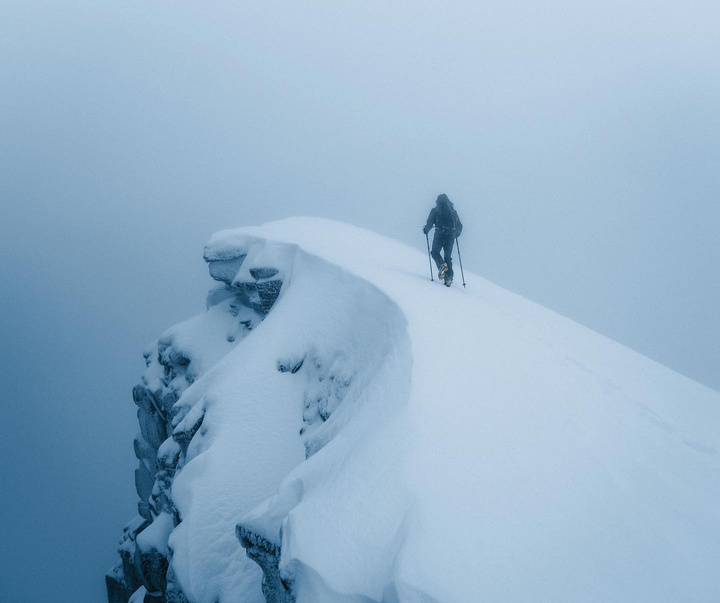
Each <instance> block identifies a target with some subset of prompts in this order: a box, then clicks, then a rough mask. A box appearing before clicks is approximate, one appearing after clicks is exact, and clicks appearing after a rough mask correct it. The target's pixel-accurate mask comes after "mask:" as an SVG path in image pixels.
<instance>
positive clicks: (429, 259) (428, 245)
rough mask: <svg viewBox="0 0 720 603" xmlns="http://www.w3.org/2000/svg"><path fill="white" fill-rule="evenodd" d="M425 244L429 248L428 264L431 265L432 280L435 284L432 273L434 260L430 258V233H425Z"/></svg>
mask: <svg viewBox="0 0 720 603" xmlns="http://www.w3.org/2000/svg"><path fill="white" fill-rule="evenodd" d="M425 242H426V243H427V247H428V263H429V264H430V280H431V281H433V282H435V279H434V278H433V273H432V259H431V258H430V238H429V237H428V233H425Z"/></svg>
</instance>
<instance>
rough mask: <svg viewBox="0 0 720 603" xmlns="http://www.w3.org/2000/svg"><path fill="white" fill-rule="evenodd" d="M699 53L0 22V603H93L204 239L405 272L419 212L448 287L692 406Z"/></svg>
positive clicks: (379, 24) (564, 13) (702, 269)
mask: <svg viewBox="0 0 720 603" xmlns="http://www.w3.org/2000/svg"><path fill="white" fill-rule="evenodd" d="M718 31H720V5H718V3H717V0H712V1H710V0H708V1H704V0H697V1H693V0H682V1H680V0H674V1H664V2H663V1H656V2H649V1H640V2H627V1H626V0H623V1H622V2H620V1H619V0H618V1H615V0H603V1H602V2H578V1H577V0H562V1H546V2H542V3H538V2H531V1H530V0H520V1H512V0H502V1H501V0H489V1H487V2H483V3H478V2H470V1H468V2H447V1H444V2H439V1H438V2H422V1H417V0H416V1H414V2H409V1H395V2H388V1H387V0H384V1H383V2H380V1H374V0H372V1H368V0H365V1H363V2H362V3H350V2H330V1H325V2H318V1H315V2H304V1H298V2H275V1H267V0H266V1H264V2H258V3H246V2H237V1H234V2H202V3H201V2H187V1H178V0H173V1H172V2H170V1H145V2H140V1H129V0H123V1H122V2H107V1H103V0H74V1H73V2H64V3H61V2H38V1H36V0H17V1H15V2H8V1H6V0H0V204H1V207H2V213H1V214H0V253H1V256H0V257H1V263H0V278H2V294H1V297H0V304H2V306H1V307H0V328H1V329H2V331H1V332H0V337H1V338H0V344H1V345H2V348H0V360H1V361H2V367H3V373H4V376H5V384H6V385H5V387H4V388H3V394H2V396H3V400H2V406H3V410H4V412H5V413H6V417H5V419H4V429H3V433H4V436H3V439H2V441H1V442H0V447H1V448H0V453H1V455H2V456H1V458H2V461H1V462H2V465H0V477H2V491H3V496H2V497H0V521H2V522H3V524H4V525H3V528H2V529H3V532H4V534H6V537H5V538H4V539H3V541H2V545H1V546H2V548H1V549H0V592H2V593H3V601H5V600H7V601H8V602H9V603H16V602H21V601H22V602H23V603H26V602H27V601H31V600H53V601H57V602H60V603H63V602H64V601H66V600H67V601H68V602H69V601H72V602H73V603H85V602H88V603H90V602H93V603H95V602H97V601H98V600H102V597H103V589H104V586H103V582H102V580H103V573H104V571H105V570H107V569H108V568H109V567H110V566H111V565H112V564H113V563H114V559H115V552H114V550H115V547H116V544H117V540H118V538H119V536H120V533H121V529H122V526H123V525H124V523H125V522H126V521H127V520H128V519H130V518H131V517H132V515H133V513H134V512H133V509H134V505H135V495H134V486H133V476H132V471H133V468H134V464H135V462H134V458H133V454H132V437H133V435H134V433H135V432H136V431H137V427H136V424H135V417H134V412H135V409H134V405H133V403H132V399H131V396H130V390H131V387H132V385H133V384H134V383H135V381H136V380H137V379H138V378H139V376H140V375H141V373H142V371H143V366H144V365H143V361H142V350H143V348H144V346H145V345H146V344H147V343H148V342H150V341H152V340H153V339H155V338H156V337H157V336H158V335H159V334H160V333H161V332H162V331H164V330H165V329H166V328H167V327H169V326H171V325H172V324H174V323H176V322H178V321H180V320H183V319H185V318H188V317H190V316H192V315H193V314H195V313H197V312H200V311H202V310H203V309H204V294H205V291H206V289H207V288H208V284H209V279H208V277H207V275H206V268H205V265H204V263H203V261H202V247H203V244H204V243H205V241H206V240H207V239H208V238H209V236H210V235H211V234H212V233H213V232H214V231H215V230H218V229H221V228H230V227H235V226H241V225H246V224H260V223H263V222H267V221H270V220H274V219H278V218H284V217H287V216H291V215H315V216H323V217H329V218H334V219H339V220H344V221H348V222H351V223H353V224H356V225H359V226H363V227H367V228H370V229H373V230H376V231H378V232H380V233H382V234H385V235H389V236H391V237H395V238H398V239H401V240H403V241H405V242H407V243H409V244H411V245H413V246H415V247H417V248H418V249H420V250H424V249H425V241H424V236H423V235H422V232H421V230H420V229H421V227H422V225H423V223H424V220H425V218H426V216H427V212H428V211H429V210H430V208H431V207H432V205H433V203H434V199H435V197H436V196H437V194H438V193H440V192H445V193H447V194H448V195H449V196H450V198H451V199H452V200H453V201H454V202H455V205H456V208H457V209H458V211H459V213H460V216H461V218H462V220H463V222H464V224H465V231H464V234H463V236H462V238H461V244H462V253H463V263H464V266H465V268H466V269H467V270H471V271H473V272H476V273H478V274H480V275H482V276H483V277H485V278H488V279H490V280H492V281H494V282H496V283H498V284H499V285H501V286H504V287H506V288H508V289H510V290H512V291H515V292H516V293H519V294H521V295H523V296H525V297H528V298H530V299H532V300H534V301H537V302H539V303H541V304H542V305H545V306H547V307H550V308H552V309H554V310H556V311H558V312H560V313H561V314H564V315H566V316H569V317H571V318H573V319H575V320H577V321H578V322H580V323H582V324H585V325H587V326H589V327H591V328H593V329H595V330H597V331H599V332H601V333H603V334H605V335H607V336H609V337H612V338H613V339H616V340H618V341H620V342H622V343H624V344H626V345H628V346H629V347H631V348H633V349H635V350H638V351H639V352H641V353H643V354H645V355H647V356H650V357H651V358H654V359H656V360H658V361H659V362H661V363H663V364H665V365H667V366H669V367H671V368H673V369H675V370H677V371H680V372H682V373H684V374H686V375H688V376H690V377H692V378H694V379H696V380H698V381H700V382H702V383H704V384H706V385H708V386H710V387H713V388H715V389H720V369H719V367H720V346H718V341H719V340H720V317H719V313H718V308H719V307H720V282H719V279H718V261H719V260H720V244H719V243H718V235H717V233H718V231H720V204H719V202H718V201H719V197H720V195H719V193H720V110H719V109H718V107H720V61H719V60H718V57H720V37H719V36H718V35H717V32H718ZM388 261H389V262H391V261H392V258H388ZM379 269H381V267H379ZM426 269H427V265H426V264H423V265H421V266H418V271H424V270H426ZM469 286H472V282H470V283H469ZM437 319H438V317H428V320H435V321H437ZM449 319H451V318H449ZM489 344H490V343H489V342H488V345H489ZM6 488H7V489H6ZM8 491H9V492H11V494H10V496H8V495H7V492H8ZM42 576H45V577H42ZM7 597H9V599H8V598H7ZM63 597H66V598H63Z"/></svg>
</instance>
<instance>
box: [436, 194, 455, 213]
mask: <svg viewBox="0 0 720 603" xmlns="http://www.w3.org/2000/svg"><path fill="white" fill-rule="evenodd" d="M435 204H436V205H437V206H438V207H439V208H440V209H445V208H450V209H454V208H453V204H452V201H450V199H448V196H447V195H446V194H445V193H442V194H441V195H438V198H437V199H436V200H435Z"/></svg>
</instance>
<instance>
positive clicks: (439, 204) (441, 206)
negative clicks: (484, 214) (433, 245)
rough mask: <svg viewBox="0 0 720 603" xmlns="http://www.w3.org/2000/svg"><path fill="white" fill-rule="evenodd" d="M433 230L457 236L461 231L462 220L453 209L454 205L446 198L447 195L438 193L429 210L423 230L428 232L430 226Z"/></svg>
mask: <svg viewBox="0 0 720 603" xmlns="http://www.w3.org/2000/svg"><path fill="white" fill-rule="evenodd" d="M433 226H434V227H435V232H437V233H438V234H441V235H450V236H451V237H459V236H460V233H462V228H463V226H462V222H460V218H459V217H458V214H457V212H456V211H455V206H454V205H453V204H452V201H450V199H448V197H447V195H440V196H438V198H437V201H435V207H433V208H432V209H431V210H430V215H429V216H428V219H427V222H426V223H425V228H423V232H424V233H425V234H427V233H429V232H430V229H431V228H432V227H433Z"/></svg>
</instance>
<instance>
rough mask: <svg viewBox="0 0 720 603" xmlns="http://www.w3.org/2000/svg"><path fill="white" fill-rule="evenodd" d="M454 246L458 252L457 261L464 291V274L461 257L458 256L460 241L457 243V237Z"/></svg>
mask: <svg viewBox="0 0 720 603" xmlns="http://www.w3.org/2000/svg"><path fill="white" fill-rule="evenodd" d="M455 245H456V246H457V250H458V260H460V274H462V280H463V289H464V288H465V272H464V271H463V267H462V256H461V255H460V241H458V238H457V237H455Z"/></svg>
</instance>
